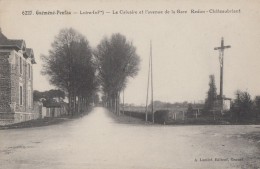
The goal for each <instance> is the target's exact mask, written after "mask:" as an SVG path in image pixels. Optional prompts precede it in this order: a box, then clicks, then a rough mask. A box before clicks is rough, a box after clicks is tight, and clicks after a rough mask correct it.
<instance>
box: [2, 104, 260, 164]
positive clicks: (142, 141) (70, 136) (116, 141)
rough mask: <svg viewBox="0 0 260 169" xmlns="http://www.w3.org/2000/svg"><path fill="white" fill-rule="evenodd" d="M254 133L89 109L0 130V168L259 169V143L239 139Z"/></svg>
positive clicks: (252, 129) (248, 129)
mask: <svg viewBox="0 0 260 169" xmlns="http://www.w3.org/2000/svg"><path fill="white" fill-rule="evenodd" d="M259 130H260V126H242V125H241V126H163V125H144V124H124V123H117V122H116V121H115V120H114V118H113V116H112V115H111V113H110V112H108V111H107V110H106V109H104V108H95V109H94V110H93V111H92V112H91V113H89V114H88V115H87V116H85V117H83V118H80V119H75V120H72V121H68V122H64V123H62V124H57V125H52V126H45V127H36V128H25V129H12V130H1V131H0V168H1V169H45V168H48V169H178V168H183V169H188V168H205V169H206V168H207V169H208V168H234V169H235V168H236V169H237V168H257V166H258V167H259V168H260V166H259V164H260V163H259V161H260V159H259V157H260V155H259V147H257V146H259V143H257V141H253V140H250V139H246V138H245V137H243V134H246V133H251V132H259ZM215 158H222V159H224V160H225V159H228V161H215ZM231 158H234V159H237V160H239V159H240V160H241V161H231ZM202 159H204V161H201V160H202ZM211 159H212V161H211ZM196 160H197V161H196Z"/></svg>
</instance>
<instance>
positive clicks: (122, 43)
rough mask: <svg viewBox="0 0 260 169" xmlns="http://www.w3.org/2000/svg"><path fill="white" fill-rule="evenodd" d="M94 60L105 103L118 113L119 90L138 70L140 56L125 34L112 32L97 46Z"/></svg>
mask: <svg viewBox="0 0 260 169" xmlns="http://www.w3.org/2000/svg"><path fill="white" fill-rule="evenodd" d="M95 61H96V65H97V66H98V68H99V76H98V77H99V82H100V84H101V86H102V90H103V93H104V95H105V97H106V100H107V101H108V103H107V104H108V106H109V107H110V108H113V109H114V110H115V111H116V113H119V109H118V106H119V95H120V92H121V91H122V90H123V89H124V88H125V87H126V84H127V80H128V78H130V77H131V78H133V77H135V76H136V75H137V73H138V70H139V63H140V58H139V56H138V55H137V54H136V48H135V47H134V46H133V44H132V42H129V41H127V40H126V37H125V36H123V35H121V34H119V33H117V34H113V35H112V36H111V38H109V39H108V38H104V39H103V40H102V41H101V42H100V44H99V45H98V46H97V50H96V51H95Z"/></svg>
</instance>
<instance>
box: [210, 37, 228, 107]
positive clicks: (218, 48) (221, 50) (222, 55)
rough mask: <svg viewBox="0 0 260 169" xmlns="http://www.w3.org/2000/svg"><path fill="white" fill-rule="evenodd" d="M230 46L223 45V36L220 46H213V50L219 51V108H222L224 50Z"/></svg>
mask: <svg viewBox="0 0 260 169" xmlns="http://www.w3.org/2000/svg"><path fill="white" fill-rule="evenodd" d="M228 48H231V46H230V45H228V46H225V45H224V38H223V37H222V38H221V46H220V47H215V48H214V50H218V51H219V63H220V94H219V96H220V99H221V102H220V104H221V109H223V99H224V98H223V76H224V50H225V49H228Z"/></svg>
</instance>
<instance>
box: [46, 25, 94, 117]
mask: <svg viewBox="0 0 260 169" xmlns="http://www.w3.org/2000/svg"><path fill="white" fill-rule="evenodd" d="M41 58H42V60H43V62H44V65H43V70H42V74H44V75H48V77H49V80H50V83H51V84H52V85H54V86H56V87H58V88H59V89H61V90H63V91H65V92H66V93H67V94H68V98H69V108H70V111H71V113H74V112H75V111H76V98H79V100H80V99H83V100H89V98H91V97H92V95H93V94H94V93H95V91H96V90H97V82H96V79H95V72H96V70H95V67H94V65H93V59H92V50H91V48H90V46H89V43H88V41H87V40H86V38H85V37H84V36H83V35H81V34H80V33H79V32H77V31H76V30H74V29H72V28H70V29H62V30H61V31H60V32H59V34H58V35H57V36H56V37H55V39H54V42H53V43H52V45H51V49H50V50H49V54H48V55H46V56H45V55H42V56H41Z"/></svg>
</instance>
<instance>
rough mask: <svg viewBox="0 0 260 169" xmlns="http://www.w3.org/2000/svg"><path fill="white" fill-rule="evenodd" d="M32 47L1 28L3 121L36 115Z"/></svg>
mask: <svg viewBox="0 0 260 169" xmlns="http://www.w3.org/2000/svg"><path fill="white" fill-rule="evenodd" d="M35 63H36V62H35V58H34V53H33V50H32V49H30V48H26V44H25V41H24V40H22V39H21V40H16V39H8V38H7V37H6V36H5V35H4V34H3V33H2V32H1V30H0V125H3V124H9V123H17V122H21V121H27V120H31V119H34V118H35V117H34V113H33V64H35Z"/></svg>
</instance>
